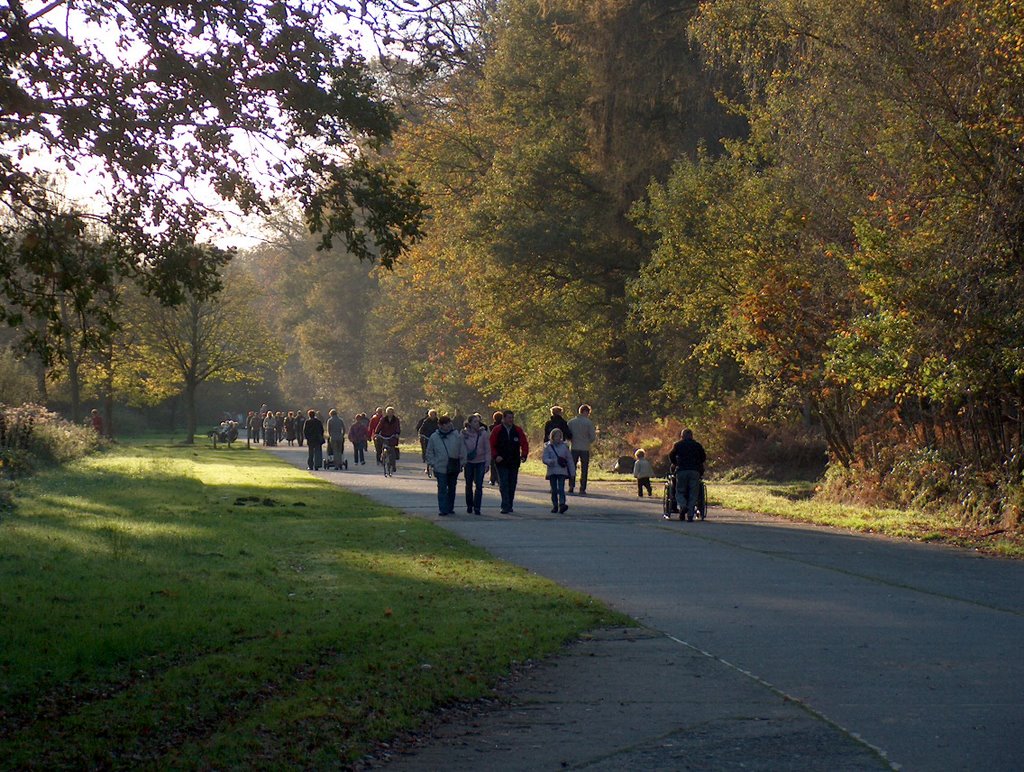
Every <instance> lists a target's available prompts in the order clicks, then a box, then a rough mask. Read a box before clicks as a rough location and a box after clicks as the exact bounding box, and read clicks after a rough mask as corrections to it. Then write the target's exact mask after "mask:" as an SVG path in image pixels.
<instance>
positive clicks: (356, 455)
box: [348, 413, 370, 466]
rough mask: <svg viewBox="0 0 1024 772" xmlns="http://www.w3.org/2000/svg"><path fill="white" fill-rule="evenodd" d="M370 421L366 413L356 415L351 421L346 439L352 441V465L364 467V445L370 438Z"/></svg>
mask: <svg viewBox="0 0 1024 772" xmlns="http://www.w3.org/2000/svg"><path fill="white" fill-rule="evenodd" d="M369 426H370V421H369V419H368V418H367V417H366V413H356V417H355V418H354V419H353V420H352V428H351V429H349V430H348V438H349V440H351V441H352V465H353V466H355V465H356V464H361V465H362V466H366V443H367V440H368V439H369V437H370V432H369Z"/></svg>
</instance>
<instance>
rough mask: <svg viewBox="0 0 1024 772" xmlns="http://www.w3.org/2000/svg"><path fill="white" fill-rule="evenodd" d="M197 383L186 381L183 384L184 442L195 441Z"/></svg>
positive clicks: (197, 421)
mask: <svg viewBox="0 0 1024 772" xmlns="http://www.w3.org/2000/svg"><path fill="white" fill-rule="evenodd" d="M198 388H199V384H198V383H194V382H191V381H190V382H188V383H186V384H185V392H184V396H185V444H186V445H193V444H194V443H195V441H196V427H197V426H198V424H199V420H198V417H197V414H196V391H197V390H198Z"/></svg>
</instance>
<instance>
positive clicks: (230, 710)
mask: <svg viewBox="0 0 1024 772" xmlns="http://www.w3.org/2000/svg"><path fill="white" fill-rule="evenodd" d="M0 619H2V620H3V623H2V625H0V759H2V762H0V767H4V768H47V769H49V768H54V767H76V768H81V767H105V768H106V767H109V768H128V767H131V768H135V767H139V766H175V767H178V766H184V767H204V768H241V767H259V768H281V767H287V766H302V767H323V766H344V765H346V764H348V763H350V762H352V761H354V760H357V759H358V758H360V757H361V756H362V755H364V754H365V753H366V752H367V751H368V750H370V749H371V748H372V747H373V745H374V744H375V743H376V742H377V741H379V740H382V739H385V738H387V737H390V736H392V735H394V734H395V733H397V732H400V731H404V730H408V729H410V728H414V727H415V726H417V725H418V724H419V723H420V722H421V721H422V720H423V719H424V717H425V716H427V715H428V714H429V713H430V712H431V711H432V710H433V709H435V708H436V707H438V706H440V705H444V704H449V703H452V702H455V701H459V700H465V699H472V698H475V697H478V696H481V695H485V694H487V693H488V692H489V690H490V688H491V687H492V685H493V684H494V683H495V682H496V680H497V679H498V678H500V677H501V676H502V675H503V674H505V673H507V672H508V670H509V669H510V667H511V666H512V665H513V664H514V663H516V662H522V661H525V660H528V659H531V658H536V657H540V656H543V655H545V654H547V653H550V652H552V651H554V650H555V649H557V648H558V647H559V646H560V645H561V644H562V643H563V642H565V641H566V640H569V639H571V638H573V637H574V636H576V635H578V634H579V633H580V632H582V631H584V630H587V629H590V628H594V627H599V626H602V625H606V624H625V623H628V620H625V619H623V618H622V617H620V616H618V615H616V614H613V613H612V612H610V611H608V610H607V609H606V608H605V607H603V606H602V605H601V604H599V603H597V602H596V601H594V600H592V599H590V598H588V597H586V596H583V595H579V594H576V593H572V592H569V591H567V590H563V589H561V588H559V587H558V586H556V585H554V584H552V583H550V582H548V581H546V580H543V579H540V578H538V577H536V576H532V575H530V574H528V573H527V572H525V571H523V570H520V569H517V568H515V567H512V566H509V565H507V564H504V563H500V562H498V561H495V560H493V559H492V558H490V557H489V556H488V555H487V554H486V553H484V552H482V551H481V550H479V549H476V548H474V547H471V546H469V545H468V544H466V543H465V542H463V541H461V540H460V539H458V538H457V537H455V536H454V535H452V534H450V533H448V532H447V531H444V530H442V529H440V528H437V527H435V526H433V525H431V524H430V523H427V522H425V521H421V520H416V519H412V518H407V517H403V516H402V515H400V514H399V513H398V512H397V511H395V510H393V509H390V508H387V507H383V506H379V505H376V504H373V503H371V502H368V501H366V500H365V499H362V498H360V497H357V496H355V495H352V494H348V493H346V492H344V491H341V490H339V489H338V488H336V487H335V486H332V485H330V484H329V483H326V482H321V481H318V480H315V479H313V478H312V477H310V476H309V475H307V474H305V473H304V472H301V471H299V470H297V469H295V468H293V467H291V466H289V465H287V464H284V463H282V462H280V461H278V460H276V459H274V458H273V457H272V456H271V455H270V454H266V453H258V452H255V451H246V450H245V448H244V445H243V446H242V447H236V448H234V449H232V450H225V449H221V450H219V451H216V452H215V451H212V450H211V449H208V448H203V447H196V448H182V447H177V446H166V445H164V446H161V445H156V444H145V445H135V446H127V447H126V446H120V447H118V448H115V449H111V450H109V451H108V452H106V453H104V454H102V455H99V456H93V457H90V458H87V459H84V460H80V461H77V462H74V463H72V464H70V465H68V466H66V467H63V468H55V469H50V470H42V471H41V472H40V473H39V474H38V475H36V476H35V477H33V478H30V479H28V480H25V481H23V482H21V483H20V484H19V489H18V492H17V494H16V497H15V508H14V510H13V512H5V513H3V515H2V520H0Z"/></svg>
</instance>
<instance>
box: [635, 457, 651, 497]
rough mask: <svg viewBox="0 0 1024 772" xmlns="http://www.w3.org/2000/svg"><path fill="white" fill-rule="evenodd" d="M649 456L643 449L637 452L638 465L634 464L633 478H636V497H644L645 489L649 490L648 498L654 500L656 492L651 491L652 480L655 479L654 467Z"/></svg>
mask: <svg viewBox="0 0 1024 772" xmlns="http://www.w3.org/2000/svg"><path fill="white" fill-rule="evenodd" d="M646 456H647V454H646V453H645V452H644V449H643V448H638V449H637V451H636V455H635V458H636V463H634V464H633V476H634V477H635V478H636V495H637V496H639V497H640V498H643V497H644V488H647V497H648V498H652V497H653V496H654V492H653V491H652V490H651V478H652V477H654V465H653V464H651V462H650V461H648V460H647V458H646Z"/></svg>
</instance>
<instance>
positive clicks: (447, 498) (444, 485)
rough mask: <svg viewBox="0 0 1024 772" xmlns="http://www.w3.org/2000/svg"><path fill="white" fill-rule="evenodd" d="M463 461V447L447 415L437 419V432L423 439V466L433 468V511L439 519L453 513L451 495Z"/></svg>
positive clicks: (455, 488) (456, 485) (464, 457)
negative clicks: (424, 462)
mask: <svg viewBox="0 0 1024 772" xmlns="http://www.w3.org/2000/svg"><path fill="white" fill-rule="evenodd" d="M465 460H466V447H465V445H464V444H463V442H462V436H461V435H460V434H459V432H457V431H455V426H454V424H452V419H451V418H450V417H449V416H446V415H443V416H441V417H440V418H438V419H437V429H436V430H435V431H434V433H433V434H431V435H430V438H429V439H428V440H427V463H429V464H430V465H431V466H432V467H433V468H434V478H435V479H436V480H437V512H438V514H439V515H440V516H441V517H445V516H447V515H454V514H455V492H456V491H457V490H458V487H459V472H461V471H462V464H463V462H464V461H465Z"/></svg>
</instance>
